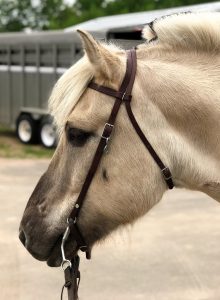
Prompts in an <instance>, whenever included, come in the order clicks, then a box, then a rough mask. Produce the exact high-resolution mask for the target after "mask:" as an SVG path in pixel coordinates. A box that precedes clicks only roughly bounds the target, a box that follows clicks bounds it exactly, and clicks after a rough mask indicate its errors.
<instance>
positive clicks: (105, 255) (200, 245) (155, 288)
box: [0, 159, 220, 300]
mask: <svg viewBox="0 0 220 300" xmlns="http://www.w3.org/2000/svg"><path fill="white" fill-rule="evenodd" d="M47 165H48V160H12V159H0V204H1V209H0V237H1V240H0V253H1V255H0V270H1V272H0V287H1V294H0V299H1V300H14V299H22V300H27V299H29V300H39V299H46V300H52V299H53V300H54V299H59V297H60V296H59V295H60V290H61V286H62V284H63V273H62V271H61V270H60V269H59V268H58V269H52V268H49V267H47V266H46V264H45V263H42V262H38V261H36V260H34V259H33V258H32V257H31V256H30V255H29V254H28V253H27V251H26V250H25V249H24V247H23V246H22V245H21V243H20V242H19V240H18V237H17V235H18V226H19V222H20V219H21V215H22V212H23V209H24V207H25V204H26V202H27V199H28V197H29V195H30V193H31V191H32V190H33V188H34V186H35V184H36V182H37V180H38V178H39V176H40V175H41V174H42V172H43V171H44V170H45V169H46V167H47ZM219 250H220V205H219V204H218V203H217V202H215V201H214V200H212V199H210V198H209V197H207V196H205V195H203V194H201V193H192V192H187V191H184V190H176V191H172V192H169V193H167V194H166V196H165V197H164V199H163V201H161V203H160V204H159V205H157V206H156V207H155V208H154V209H153V210H151V212H150V213H148V214H147V216H146V217H144V218H142V219H141V220H140V221H139V222H137V224H136V225H135V226H133V227H132V228H127V229H126V230H125V231H123V232H121V233H118V234H116V235H114V237H112V238H111V239H109V241H107V242H106V243H105V244H103V245H100V246H98V247H97V248H95V250H94V251H93V259H92V260H91V261H86V260H85V259H84V257H82V264H81V274H82V280H81V284H80V291H79V295H80V300H110V299H111V300H112V299H114V300H115V299H116V300H125V299H126V300H146V299H147V300H219V299H220V251H219Z"/></svg>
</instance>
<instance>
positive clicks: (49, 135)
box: [40, 118, 57, 149]
mask: <svg viewBox="0 0 220 300" xmlns="http://www.w3.org/2000/svg"><path fill="white" fill-rule="evenodd" d="M40 141H41V144H42V145H43V146H44V147H45V148H49V149H50V148H54V147H55V146H56V144H57V134H56V130H55V126H54V125H53V122H52V120H51V119H50V118H43V119H42V121H41V125H40Z"/></svg>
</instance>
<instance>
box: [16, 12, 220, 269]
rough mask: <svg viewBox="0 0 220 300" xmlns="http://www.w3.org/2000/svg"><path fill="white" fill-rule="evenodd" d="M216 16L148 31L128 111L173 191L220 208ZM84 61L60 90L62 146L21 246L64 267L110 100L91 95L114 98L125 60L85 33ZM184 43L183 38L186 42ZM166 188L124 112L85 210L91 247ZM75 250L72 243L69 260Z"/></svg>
mask: <svg viewBox="0 0 220 300" xmlns="http://www.w3.org/2000/svg"><path fill="white" fill-rule="evenodd" d="M219 20H220V18H219V13H216V14H211V15H210V14H206V13H204V14H203V15H202V17H201V16H200V15H199V14H182V15H180V16H177V15H173V16H170V17H167V18H163V19H161V20H160V21H157V22H156V23H154V27H152V26H151V27H149V28H148V27H147V28H145V30H144V32H145V33H144V35H145V37H149V38H150V39H153V40H154V41H156V40H157V42H156V43H150V44H147V45H143V46H141V47H139V48H138V50H137V74H136V78H135V83H134V86H133V90H132V102H131V106H132V110H133V112H134V115H135V118H136V119H137V122H138V123H139V125H140V127H141V129H142V131H143V133H144V134H145V136H146V137H147V138H148V139H149V141H150V143H151V144H152V146H153V147H154V149H155V150H156V152H157V153H158V155H159V157H160V158H161V159H162V161H163V162H164V164H165V165H166V166H169V168H170V170H171V171H172V175H173V179H174V183H175V186H177V187H186V188H189V189H193V190H199V191H202V192H205V193H207V194H208V195H210V196H211V197H213V198H214V199H216V200H218V201H220V197H219V195H220V176H219V168H220V165H219V162H220V157H219V153H220V142H219V141H220V138H219V128H220V102H219V99H220V90H219V86H220V81H219V78H220V72H219V65H220V57H219V49H220V38H219ZM81 36H82V40H83V43H84V48H85V51H86V55H85V57H84V58H83V59H82V60H81V61H79V62H78V63H77V64H76V65H74V66H73V67H72V68H70V69H69V70H68V71H67V72H66V73H65V74H64V75H63V76H62V77H61V78H60V79H59V81H58V83H57V84H56V86H55V88H54V90H53V92H52V96H51V98H50V108H51V113H52V115H53V116H54V119H55V120H56V123H57V126H58V129H59V131H60V142H59V145H58V147H57V149H56V152H55V154H54V156H53V158H52V161H51V163H50V165H49V167H48V170H47V171H46V173H45V174H44V175H43V176H42V177H41V179H40V181H39V182H38V184H37V186H36V188H35V190H34V192H33V194H32V195H31V197H30V200H29V202H28V204H27V207H26V209H25V212H24V216H23V219H22V221H21V226H20V239H21V240H22V242H23V243H24V244H25V246H26V248H27V249H28V250H29V251H30V253H32V255H33V256H34V257H36V258H37V259H40V260H47V262H48V264H49V265H52V266H58V265H60V263H61V253H60V252H61V251H60V242H61V236H62V234H63V232H64V230H65V228H66V220H67V217H68V216H69V214H70V212H71V211H72V209H73V207H74V203H75V201H76V199H77V197H78V195H79V193H80V190H81V187H82V185H83V182H84V180H85V178H86V175H87V172H88V170H89V167H90V165H91V162H92V159H93V156H94V153H95V150H96V148H97V145H98V143H99V140H100V136H101V134H102V132H103V128H104V125H105V123H106V122H107V120H108V117H109V114H110V112H111V109H112V106H113V103H114V99H113V98H111V97H110V96H106V95H104V94H101V93H99V92H97V91H95V90H92V89H89V88H87V86H88V83H89V82H90V81H91V79H93V80H94V81H95V82H96V83H98V84H101V85H105V86H107V87H111V88H113V89H115V90H118V88H119V86H120V84H121V82H122V80H123V77H124V74H125V64H126V55H125V52H124V51H122V50H120V49H118V48H112V47H109V46H104V45H101V44H99V43H97V42H96V41H95V40H94V39H93V38H92V37H91V36H90V35H88V34H86V33H83V32H81ZM182 37H184V38H182ZM166 189H167V186H166V184H165V182H164V180H163V177H162V175H161V172H160V170H159V168H158V167H157V165H156V164H155V162H154V161H153V159H152V157H151V156H150V154H149V152H148V151H146V149H145V147H144V145H143V144H142V143H141V141H140V139H139V137H138V136H137V134H136V132H135V130H134V129H133V127H132V125H131V123H130V122H129V119H128V116H127V113H126V110H125V107H124V106H123V104H122V106H121V108H120V110H119V114H118V116H117V119H116V123H115V127H114V130H113V135H112V136H111V141H110V144H109V147H108V153H105V154H104V156H103V158H102V160H101V162H100V165H99V167H98V170H97V172H96V174H95V177H94V178H93V181H92V184H91V186H90V188H89V191H88V193H87V195H86V198H85V202H84V204H83V207H82V209H81V211H80V215H79V218H78V226H79V228H80V231H81V232H82V234H83V236H84V238H85V240H86V242H87V244H88V245H89V246H90V247H92V246H93V244H94V243H95V242H96V241H98V240H101V239H103V238H104V237H106V236H107V235H108V234H109V233H110V232H112V231H113V230H115V229H116V228H118V227H120V226H122V225H125V224H128V223H132V222H133V221H134V220H136V219H137V218H138V217H139V216H141V215H143V214H145V213H146V212H147V211H148V210H149V209H150V208H151V207H152V206H153V205H154V204H155V203H157V202H158V201H159V200H160V199H161V197H162V195H163V193H164V191H165V190H166ZM74 249H76V245H75V242H74V237H71V236H70V239H69V240H68V243H67V247H66V251H67V257H68V255H70V253H71V252H72V251H73V250H74Z"/></svg>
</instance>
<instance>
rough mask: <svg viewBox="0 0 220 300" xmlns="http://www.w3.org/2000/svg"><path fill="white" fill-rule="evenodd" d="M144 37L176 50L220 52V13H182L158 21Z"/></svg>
mask: <svg viewBox="0 0 220 300" xmlns="http://www.w3.org/2000/svg"><path fill="white" fill-rule="evenodd" d="M143 37H144V38H145V39H147V40H148V41H150V40H157V41H158V44H159V45H164V46H165V47H169V48H173V49H174V50H175V49H176V50H179V49H182V50H187V51H190V50H191V51H195V50H196V51H209V52H220V13H219V12H210V13H180V14H174V15H170V16H165V17H162V18H159V19H156V20H155V21H154V22H152V23H150V24H149V25H147V26H146V27H145V28H144V30H143Z"/></svg>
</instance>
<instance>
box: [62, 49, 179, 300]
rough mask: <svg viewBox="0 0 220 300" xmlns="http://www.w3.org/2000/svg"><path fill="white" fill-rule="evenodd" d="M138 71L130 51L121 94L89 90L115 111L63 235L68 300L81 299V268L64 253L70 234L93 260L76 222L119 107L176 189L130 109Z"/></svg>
mask: <svg viewBox="0 0 220 300" xmlns="http://www.w3.org/2000/svg"><path fill="white" fill-rule="evenodd" d="M136 70H137V58H136V51H135V49H132V50H129V51H127V65H126V73H125V76H124V79H123V81H122V84H121V86H120V88H119V90H118V91H116V90H114V89H111V88H109V87H106V86H102V85H98V84H96V83H94V82H90V83H89V85H88V87H89V88H91V89H93V90H96V91H98V92H100V93H103V94H105V95H108V96H111V97H113V98H115V102H114V105H113V108H112V111H111V113H110V116H109V118H108V120H107V122H106V123H105V125H104V129H103V132H102V135H101V138H100V141H99V144H98V147H97V149H96V152H95V155H94V158H93V161H92V164H91V166H90V168H89V171H88V173H87V176H86V179H85V181H84V183H83V186H82V189H81V192H80V194H79V196H78V199H77V201H76V203H75V205H74V208H73V210H72V212H71V214H70V215H69V218H68V226H67V228H66V231H65V233H64V235H63V239H62V245H61V252H62V258H63V262H62V267H63V269H64V273H65V285H64V286H65V287H67V289H68V299H69V300H74V299H78V293H77V289H78V280H79V271H78V266H79V257H78V256H77V255H75V256H74V258H73V259H72V261H69V260H68V259H66V257H65V251H64V246H65V242H66V241H67V239H68V236H69V234H70V233H71V234H72V236H73V238H74V240H75V241H76V243H77V250H79V249H80V250H81V251H83V252H86V257H87V258H88V259H89V258H90V250H89V247H88V245H87V243H86V241H85V239H84V237H83V235H82V234H81V232H80V230H79V227H78V225H77V220H78V216H79V213H80V209H81V208H82V205H83V203H84V201H85V198H86V194H87V191H88V189H89V187H90V184H91V182H92V179H93V177H94V175H95V173H96V171H97V169H98V166H99V163H100V161H101V158H102V156H103V155H104V153H105V152H106V150H107V147H108V142H109V140H110V138H111V135H112V132H113V129H114V126H115V121H116V118H117V114H118V112H119V109H120V106H121V104H122V103H124V104H125V107H126V111H127V114H128V117H129V119H130V122H131V123H132V125H133V128H134V130H135V131H136V133H137V135H138V136H139V138H140V139H141V141H142V143H143V144H144V146H145V147H146V148H147V150H148V151H149V153H150V154H151V156H152V158H153V159H154V161H155V162H156V164H157V165H158V167H159V168H160V170H161V174H162V177H163V179H164V180H165V182H166V184H167V186H168V188H169V189H172V188H173V187H174V184H173V180H172V174H171V172H170V170H169V168H168V167H167V166H165V165H164V163H163V162H162V160H161V159H160V157H159V156H158V155H157V153H156V151H155V150H154V148H153V147H152V146H151V144H150V142H149V141H148V140H147V138H146V137H145V135H144V133H143V131H142V130H141V128H140V127H139V125H138V123H137V121H136V119H135V117H134V114H133V112H132V109H131V99H132V95H131V92H132V88H133V84H134V80H135V75H136Z"/></svg>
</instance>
